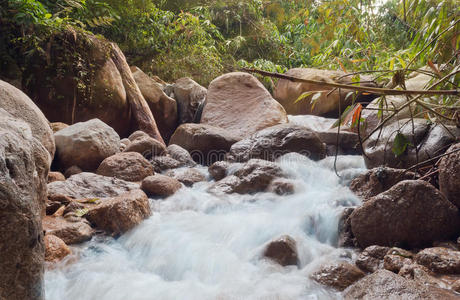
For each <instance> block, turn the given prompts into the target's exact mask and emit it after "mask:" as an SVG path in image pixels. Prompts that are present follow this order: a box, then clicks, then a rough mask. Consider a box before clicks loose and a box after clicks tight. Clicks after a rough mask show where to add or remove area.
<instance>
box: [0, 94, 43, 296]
mask: <svg viewBox="0 0 460 300" xmlns="http://www.w3.org/2000/svg"><path fill="white" fill-rule="evenodd" d="M1 101H3V98H1V97H0V102H1ZM0 106H1V105H0ZM50 164H51V160H50V154H49V152H48V151H47V150H46V148H45V147H44V146H43V145H42V144H41V143H40V142H39V140H38V139H36V138H35V136H34V134H33V133H32V130H31V128H30V126H29V125H28V124H27V123H26V122H24V121H22V120H21V119H18V118H15V117H13V116H12V115H11V114H9V113H8V112H6V111H5V110H4V109H2V108H0V207H1V208H0V236H1V240H0V299H8V300H9V299H14V300H16V299H18V300H19V299H21V300H22V299H34V300H43V299H44V292H43V287H44V285H43V271H44V269H43V264H44V244H43V231H42V227H41V221H42V215H44V213H45V199H46V182H47V177H48V171H49V165H50Z"/></svg>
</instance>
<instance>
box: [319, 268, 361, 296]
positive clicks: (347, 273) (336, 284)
mask: <svg viewBox="0 0 460 300" xmlns="http://www.w3.org/2000/svg"><path fill="white" fill-rule="evenodd" d="M364 276H366V274H364V272H363V271H361V270H360V269H358V268H357V267H355V266H353V265H352V264H350V263H347V262H336V263H330V264H326V265H323V266H321V268H320V269H319V270H318V271H316V272H314V273H313V274H312V275H311V278H313V279H314V280H315V281H317V282H318V283H320V284H322V285H326V286H329V287H332V288H335V289H337V290H339V291H343V290H344V289H346V288H347V287H349V286H350V285H352V284H353V283H355V282H356V281H358V280H359V279H361V278H363V277H364Z"/></svg>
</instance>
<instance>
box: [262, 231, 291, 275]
mask: <svg viewBox="0 0 460 300" xmlns="http://www.w3.org/2000/svg"><path fill="white" fill-rule="evenodd" d="M264 256H265V257H267V258H269V259H271V260H272V261H274V262H276V263H278V264H279V265H281V266H283V267H284V266H291V265H294V266H295V265H297V264H298V255H297V245H296V241H295V240H294V239H293V238H292V237H290V236H286V235H285V236H282V237H280V238H278V239H276V240H274V241H272V242H270V243H269V244H268V246H267V247H266V248H265V251H264Z"/></svg>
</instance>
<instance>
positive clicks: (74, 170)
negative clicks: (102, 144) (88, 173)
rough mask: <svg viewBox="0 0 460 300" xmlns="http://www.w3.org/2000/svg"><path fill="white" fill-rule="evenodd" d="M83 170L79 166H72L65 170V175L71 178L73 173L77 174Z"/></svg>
mask: <svg viewBox="0 0 460 300" xmlns="http://www.w3.org/2000/svg"><path fill="white" fill-rule="evenodd" d="M82 172H83V171H82V169H80V168H79V167H78V166H71V167H70V168H68V169H67V170H65V172H64V176H65V178H69V177H71V176H72V175H77V174H80V173H82Z"/></svg>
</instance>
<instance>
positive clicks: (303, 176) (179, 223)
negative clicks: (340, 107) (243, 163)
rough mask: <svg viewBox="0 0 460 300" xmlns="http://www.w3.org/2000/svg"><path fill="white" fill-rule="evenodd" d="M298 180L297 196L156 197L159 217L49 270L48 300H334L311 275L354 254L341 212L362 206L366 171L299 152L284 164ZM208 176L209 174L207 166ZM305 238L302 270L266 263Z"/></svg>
mask: <svg viewBox="0 0 460 300" xmlns="http://www.w3.org/2000/svg"><path fill="white" fill-rule="evenodd" d="M279 164H280V165H281V166H282V168H283V170H284V171H285V172H286V173H288V174H289V175H290V177H291V178H294V179H295V180H296V192H295V194H293V195H289V196H277V195H274V194H271V193H259V194H256V195H238V194H232V195H225V196H215V195H212V194H209V193H207V192H206V189H207V187H208V186H209V185H210V184H212V182H206V183H205V182H203V183H198V184H195V185H194V186H193V187H192V188H182V189H181V190H180V191H179V192H177V193H176V194H175V195H174V196H172V197H169V198H168V199H166V200H152V201H151V202H152V209H153V215H152V217H151V218H149V219H148V220H146V221H144V222H143V223H142V224H141V225H140V226H138V227H137V228H135V229H134V230H132V231H131V232H129V233H127V234H125V235H123V236H122V237H120V238H119V239H117V240H114V239H109V238H105V239H104V238H96V239H93V240H92V241H90V242H88V243H86V244H84V245H82V246H81V247H80V249H81V258H79V260H78V261H77V262H76V263H73V264H65V263H63V264H62V265H61V266H58V267H57V268H54V269H53V270H48V271H47V272H46V296H47V299H48V300H64V299H66V300H77V299H85V300H93V299H94V300H144V299H145V300H147V299H148V300H152V299H158V300H168V299H179V300H182V299H192V300H193V299H197V300H203V299H221V300H227V299H228V300H230V299H231V300H233V299H235V300H236V299H331V298H338V297H340V294H338V293H336V292H334V291H332V290H329V289H325V288H323V287H321V286H319V285H318V284H316V283H314V282H312V281H311V280H310V279H309V278H308V276H309V274H310V273H311V272H312V271H313V270H314V269H315V267H318V265H319V264H321V263H322V262H325V261H330V260H335V259H338V258H339V257H346V256H349V255H351V254H350V251H348V250H346V249H338V248H336V246H335V244H336V243H337V225H338V219H339V215H340V211H341V208H343V207H344V206H352V205H356V204H358V203H359V200H358V199H357V198H356V197H355V196H354V195H353V194H352V193H351V192H350V190H349V189H348V188H347V187H346V186H345V185H346V183H347V182H349V180H350V179H351V178H353V177H354V176H356V175H358V174H360V173H362V172H363V171H364V169H365V166H364V162H363V159H362V158H361V157H358V156H339V157H338V161H337V169H338V171H339V174H340V175H341V178H338V177H337V176H336V175H335V173H334V169H333V165H334V158H333V157H332V158H327V159H325V160H323V161H320V162H313V161H310V160H309V159H307V158H304V157H301V156H299V155H296V154H288V155H286V156H284V157H283V158H282V159H280V160H279ZM203 170H206V169H204V168H203ZM285 234H287V235H290V236H291V237H293V238H294V239H295V240H296V241H297V249H298V254H299V260H300V264H299V266H298V267H294V266H290V267H284V268H283V267H280V266H278V265H276V264H274V263H272V262H271V261H269V260H266V259H263V258H262V257H261V256H262V253H263V250H264V247H265V246H266V245H267V243H268V242H270V241H271V240H273V239H276V238H278V237H280V236H281V235H285Z"/></svg>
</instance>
